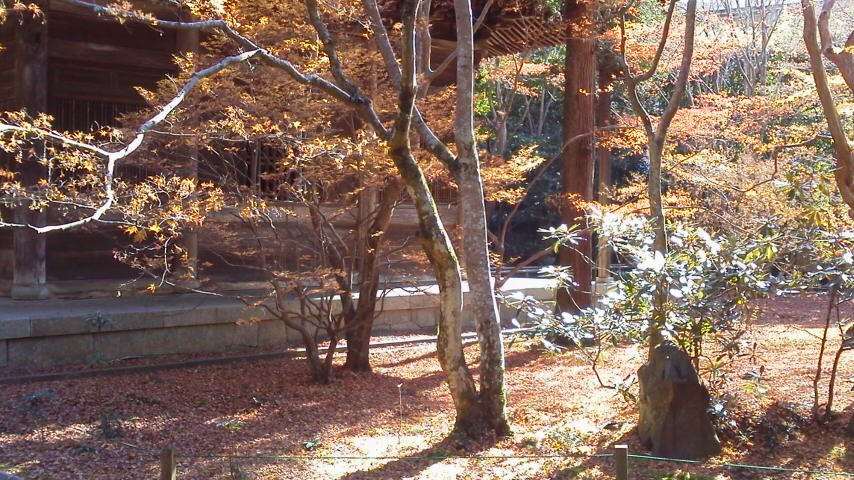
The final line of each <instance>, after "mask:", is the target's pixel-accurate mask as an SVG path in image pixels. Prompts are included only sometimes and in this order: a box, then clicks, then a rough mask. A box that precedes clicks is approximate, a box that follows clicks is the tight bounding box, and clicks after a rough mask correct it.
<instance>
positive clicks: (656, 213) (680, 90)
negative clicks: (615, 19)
mask: <svg viewBox="0 0 854 480" xmlns="http://www.w3.org/2000/svg"><path fill="white" fill-rule="evenodd" d="M676 4H677V1H676V0H670V2H669V3H668V7H667V13H666V14H665V18H664V26H663V28H662V33H661V39H660V40H659V43H658V47H657V48H656V51H655V56H654V57H653V59H652V63H651V64H650V66H649V68H647V70H646V71H644V72H642V73H638V74H635V73H632V69H631V67H630V66H629V64H628V61H627V60H626V38H625V20H623V21H622V22H621V29H622V31H623V32H624V33H623V38H622V41H621V52H622V56H623V62H624V64H625V69H626V73H627V77H626V79H625V85H626V90H627V93H628V97H629V103H630V104H631V106H632V110H633V111H634V113H635V116H637V117H638V119H639V120H640V122H641V125H642V126H643V129H644V133H645V134H646V139H647V154H648V156H649V177H648V179H647V194H648V195H649V215H650V219H651V220H652V224H653V228H654V230H655V243H654V248H655V251H656V252H658V253H659V254H661V255H662V257H663V256H665V255H666V254H667V232H666V228H665V218H664V206H663V204H662V201H661V160H662V157H663V155H664V147H665V142H666V141H667V130H668V129H669V128H670V124H671V123H672V122H673V118H674V117H675V116H676V112H677V110H679V105H680V102H681V101H682V98H683V96H684V94H685V87H686V85H687V84H688V77H689V75H690V73H691V59H692V57H693V55H694V28H695V24H696V20H697V0H688V2H687V5H686V11H685V34H684V37H683V42H682V59H681V61H680V63H679V70H678V72H677V74H676V82H675V83H674V85H673V92H672V94H671V95H670V98H669V99H668V101H667V105H666V106H665V107H664V111H662V112H661V115H660V116H659V117H658V119H657V120H655V121H654V120H653V118H652V116H651V115H650V113H649V112H648V111H647V107H645V106H644V105H643V103H642V102H641V100H640V97H639V95H638V88H639V86H640V85H641V84H642V83H643V82H646V81H648V80H650V79H651V78H652V77H653V75H655V73H656V71H657V70H658V65H659V62H661V57H662V55H663V54H664V48H665V46H666V45H667V40H668V39H669V37H670V28H671V25H672V23H673V16H674V12H675V10H676ZM666 301H667V289H666V288H659V289H658V291H657V293H656V308H655V311H654V312H653V318H652V319H650V324H649V353H650V355H652V351H653V350H654V349H655V347H656V346H657V345H658V344H659V343H661V341H662V334H661V329H662V327H663V325H664V321H665V315H666V312H665V311H664V304H665V302H666Z"/></svg>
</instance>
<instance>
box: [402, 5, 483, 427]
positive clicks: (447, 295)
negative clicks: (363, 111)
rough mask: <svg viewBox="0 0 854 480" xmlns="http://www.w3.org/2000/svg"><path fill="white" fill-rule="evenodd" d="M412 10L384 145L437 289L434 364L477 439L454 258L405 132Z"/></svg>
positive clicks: (406, 17)
mask: <svg viewBox="0 0 854 480" xmlns="http://www.w3.org/2000/svg"><path fill="white" fill-rule="evenodd" d="M415 10H416V1H414V0H404V1H403V3H402V4H401V18H402V19H403V23H404V27H403V39H402V41H401V57H402V60H401V74H402V78H401V82H400V83H401V86H400V102H399V105H400V111H399V115H398V118H397V119H396V121H395V125H394V134H393V136H392V138H391V140H390V141H389V154H390V156H391V158H392V160H393V161H394V163H395V166H396V167H397V170H398V172H400V175H401V177H402V178H403V181H404V183H405V184H406V191H407V192H408V193H409V196H410V198H411V199H412V201H413V203H414V204H415V210H416V212H417V214H418V222H419V226H420V231H419V238H420V240H421V244H422V246H423V247H424V252H425V253H426V254H427V257H428V258H429V259H430V264H431V265H432V266H433V272H434V274H435V276H436V283H437V284H438V286H439V334H438V338H437V341H436V349H437V352H438V355H439V364H440V365H441V367H442V371H443V372H444V373H445V377H446V380H447V382H448V389H449V390H450V393H451V398H452V399H453V401H454V408H455V409H456V415H457V416H456V422H455V425H454V428H455V430H456V431H458V432H461V433H465V434H477V433H478V432H479V430H481V425H482V414H481V409H480V404H479V402H478V396H477V389H476V388H475V384H474V378H473V377H472V375H471V372H470V371H469V369H468V366H467V365H466V362H465V357H464V355H463V342H462V323H461V321H462V306H463V295H462V278H461V275H460V265H459V261H458V260H457V255H456V253H455V252H454V248H453V245H452V244H451V240H450V238H449V237H448V233H447V232H446V231H445V227H444V226H443V225H442V222H441V219H440V217H439V212H438V210H437V209H436V204H435V202H434V201H433V197H432V195H431V194H430V188H429V187H428V185H427V179H426V178H425V177H424V172H423V171H422V170H421V168H420V167H419V165H418V162H416V161H415V158H414V157H413V156H412V147H411V144H410V139H409V137H410V135H409V131H410V126H411V122H412V116H413V107H414V105H415V96H416V93H417V86H416V83H415V33H414V30H415Z"/></svg>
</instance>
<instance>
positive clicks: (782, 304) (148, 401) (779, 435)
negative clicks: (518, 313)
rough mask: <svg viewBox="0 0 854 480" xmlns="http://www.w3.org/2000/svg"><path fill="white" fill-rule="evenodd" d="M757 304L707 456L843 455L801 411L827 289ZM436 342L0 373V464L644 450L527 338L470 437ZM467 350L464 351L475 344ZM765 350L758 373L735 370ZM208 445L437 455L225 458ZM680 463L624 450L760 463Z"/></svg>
mask: <svg viewBox="0 0 854 480" xmlns="http://www.w3.org/2000/svg"><path fill="white" fill-rule="evenodd" d="M763 306H764V309H765V313H764V314H763V316H762V318H761V319H760V322H759V324H758V325H756V326H755V328H754V332H753V334H754V337H755V339H756V341H757V342H758V349H757V355H756V358H755V360H756V363H755V364H754V363H751V361H750V360H749V359H747V358H745V359H742V360H740V361H739V362H738V363H736V364H735V365H733V366H732V368H731V371H730V372H729V374H730V376H731V377H732V381H731V382H730V383H729V385H728V387H727V392H725V393H727V394H728V395H729V396H730V397H732V398H733V399H734V401H733V402H732V404H731V410H732V412H733V419H734V420H736V421H737V425H738V428H732V427H730V428H728V429H727V430H726V431H725V432H724V433H723V438H724V440H725V452H724V454H723V455H722V456H721V457H720V458H717V459H714V460H713V462H723V461H730V462H746V463H756V464H761V465H776V466H785V467H789V468H813V469H816V468H822V469H834V470H848V471H851V470H852V468H854V447H852V446H851V444H850V440H846V439H845V438H844V437H843V435H842V430H843V428H842V425H843V421H846V420H847V418H848V416H847V415H845V416H843V417H841V418H840V419H839V420H838V421H836V422H834V423H833V424H831V425H829V426H822V427H819V426H816V425H813V424H812V423H810V421H809V418H808V417H809V407H810V405H811V401H812V384H811V378H812V375H813V374H814V368H815V360H816V356H817V355H818V340H817V339H816V338H815V337H814V336H815V335H818V334H820V326H821V322H822V309H823V308H824V302H823V301H822V299H777V300H774V301H769V302H765V303H764V305H763ZM848 313H849V314H850V313H851V312H848ZM836 341H838V338H837V337H834V338H833V342H836ZM433 348H434V347H433V346H432V345H429V344H428V345H418V346H415V347H410V348H387V349H383V350H378V351H376V352H375V353H374V355H373V358H372V360H373V364H374V365H375V369H374V372H373V373H370V374H364V375H354V374H351V373H348V372H346V371H344V370H338V371H336V374H337V380H336V382H335V383H334V384H333V385H331V386H319V385H313V384H311V383H310V382H309V381H308V379H307V378H308V375H307V370H306V368H305V367H304V365H303V363H302V362H301V361H299V360H291V359H281V360H264V361H257V362H253V363H240V364H231V365H212V366H204V367H195V368H187V369H180V370H169V371H153V372H147V373H136V374H129V375H123V376H112V377H106V376H104V377H94V378H84V379H77V380H65V381H56V382H42V383H37V384H34V383H31V384H24V385H13V386H4V387H2V390H0V469H4V468H5V469H8V470H11V471H12V472H15V473H17V474H19V475H21V476H23V477H25V478H57V479H60V478H61V479H66V478H87V479H94V478H104V479H119V478H121V479H125V478H128V479H130V478H140V479H142V478H149V479H150V478H156V476H157V459H156V454H157V450H159V449H160V448H161V447H162V446H164V445H166V444H174V445H175V446H176V447H177V449H178V454H179V456H180V457H181V458H180V459H179V462H180V463H179V478H181V479H208V478H241V475H242V478H259V479H267V478H270V479H272V478H293V479H309V478H310V479H327V478H328V479H360V478H373V479H398V478H419V479H427V478H436V479H445V478H478V479H479V478H507V479H510V478H512V479H558V478H608V477H610V476H611V473H612V471H613V465H612V463H611V462H610V460H609V459H589V458H540V459H532V458H517V459H485V460H478V461H473V460H466V459H460V458H446V459H442V458H435V457H447V456H465V455H475V454H479V455H493V456H500V455H522V456H525V455H536V454H554V453H573V454H575V453H578V454H590V453H609V452H610V451H611V446H612V445H613V444H614V443H628V444H629V445H630V449H631V450H632V451H633V452H640V451H641V450H642V449H641V447H640V445H639V444H638V442H637V441H636V437H635V435H634V433H633V431H632V425H633V422H634V421H635V410H634V408H633V406H632V405H631V404H628V403H626V402H624V401H623V400H622V398H621V397H619V396H615V395H614V392H613V391H610V390H606V389H603V388H600V387H599V386H598V384H597V382H596V381H595V379H594V377H593V375H592V374H591V371H590V369H589V368H588V367H587V366H585V364H584V363H583V362H582V361H580V360H578V359H577V358H575V357H574V356H573V355H571V354H566V355H559V356H557V355H550V354H544V353H543V352H541V351H539V349H538V348H536V345H534V344H531V343H526V342H516V343H514V344H513V345H512V346H511V347H510V348H509V349H508V354H507V366H508V374H507V379H508V396H509V405H510V408H509V414H510V418H511V421H512V423H513V426H514V431H515V434H514V435H513V436H512V437H510V438H506V439H499V440H495V439H487V440H484V441H482V442H478V443H470V442H459V441H456V440H454V439H452V438H447V434H448V432H449V430H450V427H451V425H452V422H453V417H452V415H451V414H452V406H451V404H450V401H449V397H448V395H447V392H446V389H445V387H444V386H443V384H442V376H441V374H440V371H439V369H438V363H437V361H436V359H435V355H434V352H433ZM467 353H468V355H469V358H470V360H472V361H475V360H476V354H477V349H476V347H475V346H471V347H468V348H467ZM843 358H844V357H843ZM829 359H830V353H828V360H829ZM641 361H642V357H641V355H640V354H639V352H638V351H637V350H636V349H635V348H631V347H626V348H622V349H619V350H616V351H614V352H613V353H612V354H611V355H609V356H608V357H607V358H605V364H604V367H603V370H602V371H603V375H604V376H606V377H607V378H609V379H621V378H623V377H624V376H626V375H630V374H632V373H633V372H634V371H635V370H636V369H637V367H638V366H639V365H640V364H641ZM761 365H764V367H765V369H764V375H763V379H762V381H761V383H760V384H759V385H758V386H757V385H756V384H755V382H753V381H751V380H745V379H742V375H743V374H744V373H746V372H748V371H751V370H756V369H758V368H759V367H760V366H761ZM853 371H854V355H849V358H845V359H844V362H843V364H842V365H841V367H840V383H839V388H838V392H839V394H838V396H837V399H836V403H835V404H836V405H837V406H838V407H839V408H843V407H849V406H850V405H851V404H852V401H854V395H852V394H851V392H850V390H851V384H850V383H846V380H847V379H848V378H849V377H851V376H852V374H854V373H852V372H853ZM398 385H400V388H398ZM401 400H402V401H401ZM401 405H402V407H401ZM849 409H850V408H849ZM848 415H850V414H848ZM105 433H106V435H105ZM106 437H112V438H106ZM129 445H135V446H139V447H143V448H144V449H145V450H139V449H136V448H133V447H131V446H129ZM207 454H225V455H323V456H410V457H433V458H426V459H425V458H421V459H411V458H410V459H399V460H394V459H376V460H343V461H330V460H273V459H246V458H240V459H236V460H233V461H231V462H229V461H228V460H227V459H224V458H203V456H204V455H207ZM191 457H196V458H191ZM680 467H681V466H679V465H674V464H666V463H659V462H654V463H646V462H644V461H634V462H633V463H632V471H633V472H634V473H633V475H635V477H633V478H668V479H675V478H682V479H687V478H696V479H702V478H769V477H772V475H770V474H769V473H768V472H756V473H748V472H744V471H738V470H731V469H724V468H721V467H714V466H711V467H705V468H699V467H691V468H687V469H683V472H691V473H690V474H688V473H678V469H679V468H680ZM674 475H675V476H674ZM773 477H774V478H812V477H808V476H807V475H805V474H784V475H774V476H773ZM816 478H817V477H816Z"/></svg>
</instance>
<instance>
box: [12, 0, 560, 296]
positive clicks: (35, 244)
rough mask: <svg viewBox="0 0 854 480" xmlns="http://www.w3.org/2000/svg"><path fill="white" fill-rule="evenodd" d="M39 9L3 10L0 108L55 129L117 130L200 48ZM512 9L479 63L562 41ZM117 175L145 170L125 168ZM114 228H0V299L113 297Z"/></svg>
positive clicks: (446, 36)
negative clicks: (19, 13) (49, 120)
mask: <svg viewBox="0 0 854 480" xmlns="http://www.w3.org/2000/svg"><path fill="white" fill-rule="evenodd" d="M39 3H40V5H41V8H42V9H43V12H44V21H38V22H36V21H19V19H18V18H17V17H16V15H15V14H14V13H12V12H9V14H8V15H7V18H6V21H5V23H4V24H3V25H0V44H2V45H3V46H4V47H5V48H4V49H3V50H2V51H0V110H19V109H22V108H23V109H26V110H27V112H28V113H29V114H31V115H35V114H36V113H40V112H45V113H48V114H50V115H51V116H53V118H54V127H55V128H56V129H57V130H84V131H85V130H89V129H92V128H98V127H103V126H112V125H116V123H117V118H118V117H119V116H120V115H122V114H125V113H127V112H133V111H135V110H137V109H140V108H142V107H143V106H145V102H144V100H143V98H142V97H141V96H140V95H139V93H138V92H137V90H136V88H135V87H144V88H153V87H154V86H155V84H156V82H157V81H159V80H161V79H162V78H163V77H164V76H165V75H167V74H170V73H173V72H175V71H176V66H175V65H174V63H173V55H174V54H175V53H176V52H181V51H196V50H198V49H199V36H198V33H192V32H181V31H179V32H176V31H172V30H168V29H163V30H155V29H152V28H148V27H144V26H139V25H134V24H132V23H123V24H120V23H118V22H116V21H115V20H111V19H106V18H101V17H98V16H95V15H94V14H93V13H92V12H91V11H90V10H88V9H86V8H85V7H80V6H76V5H74V4H71V3H67V2H63V1H61V0H46V1H42V2H39ZM381 3H382V4H383V5H384V7H386V8H384V14H386V15H388V16H390V17H393V16H394V9H393V8H392V7H393V3H394V2H392V1H387V2H381ZM433 3H434V11H435V15H434V16H433V18H432V34H433V39H432V40H433V47H434V54H433V57H434V58H435V59H439V60H437V61H441V59H442V58H444V56H445V55H447V54H448V53H450V52H451V51H453V49H454V48H455V40H454V32H453V28H452V27H453V9H452V8H451V6H450V2H437V1H435V0H434V2H433ZM491 3H492V2H489V4H490V5H491ZM504 3H506V4H507V5H503V4H504ZM511 3H512V5H511ZM486 5H487V2H486V1H481V0H476V1H475V5H474V10H475V11H474V14H475V17H477V16H478V15H479V13H480V11H481V10H482V9H483V8H484V7H485V6H486ZM513 5H516V4H515V3H513V2H509V1H507V2H502V0H498V1H496V2H495V5H491V9H492V10H491V11H490V12H489V13H488V14H487V15H486V17H485V21H484V24H483V28H481V29H479V30H478V33H477V36H476V52H477V57H478V58H479V59H482V58H486V57H490V56H496V55H503V54H508V53H513V52H518V51H520V50H526V49H534V48H538V47H543V46H547V45H554V44H558V43H560V42H561V41H562V31H561V30H560V28H555V27H554V25H553V24H552V23H550V22H548V21H547V20H544V18H545V17H544V16H543V15H539V16H526V15H524V14H522V13H519V11H518V9H514V8H511V7H513ZM149 7H150V8H149ZM146 8H147V9H149V10H150V11H152V12H153V13H155V14H156V15H157V16H158V17H159V18H163V19H173V20H174V19H179V18H180V14H179V13H178V12H176V11H175V10H173V9H172V8H171V7H170V6H169V4H168V2H159V3H158V2H153V3H146ZM454 70H455V69H453V68H450V69H448V71H449V72H453V71H454ZM200 161H202V162H203V161H204V159H200ZM20 168H23V171H21V172H20V174H21V178H22V179H23V181H24V182H36V181H38V176H39V174H40V173H39V168H38V166H27V165H26V164H25V165H24V166H23V167H20ZM254 168H255V170H254V174H252V173H251V172H250V175H249V178H248V180H247V181H251V182H252V181H254V182H260V181H261V180H260V178H259V175H258V168H259V167H258V166H257V165H256V166H255V167H254ZM261 168H262V169H263V166H262V167H261ZM119 175H125V176H127V175H145V172H144V171H138V170H134V168H133V167H128V168H125V169H123V170H121V171H120V172H119ZM252 175H254V177H253V176H252ZM31 184H32V183H31ZM438 196H439V198H438V203H441V204H442V206H441V209H442V213H443V215H444V216H445V218H446V221H447V223H449V224H451V225H453V224H455V223H456V218H457V213H456V207H455V206H454V198H453V194H452V192H444V193H440V195H438ZM33 215H37V214H34V213H33V212H28V211H18V212H16V213H15V218H16V220H17V221H34V219H33V218H32V216H33ZM46 215H47V218H46V219H45V218H42V219H41V221H49V220H50V217H51V213H50V212H47V214H46ZM38 220H39V219H35V221H38ZM416 221H417V220H416V216H415V213H414V211H413V209H412V208H411V207H406V206H405V205H404V206H402V207H401V208H399V209H397V212H396V214H395V217H394V220H393V221H392V226H393V227H394V228H395V229H398V230H399V231H405V230H406V229H410V230H411V229H413V228H414V226H415V225H416ZM112 230H114V229H110V228H106V227H102V226H90V227H86V228H84V229H78V230H71V231H63V232H53V233H50V234H47V235H37V234H35V233H34V232H32V231H30V230H27V229H14V231H13V229H0V297H12V298H15V299H41V298H48V297H52V296H53V297H56V296H87V295H90V294H92V293H93V292H97V291H103V292H110V291H112V292H115V291H116V288H117V287H116V286H117V285H119V284H123V283H125V282H127V281H128V280H129V279H131V278H133V273H134V272H133V271H131V270H130V268H129V267H127V266H125V265H124V264H122V263H121V262H119V261H117V260H116V259H115V258H114V253H113V251H114V249H115V248H116V245H117V243H116V242H117V241H118V237H117V235H118V233H117V232H113V231H112ZM194 242H196V245H194V246H193V248H191V249H190V254H191V255H193V256H198V259H199V260H204V262H201V261H200V264H204V265H210V266H209V267H200V268H201V269H205V268H208V269H209V271H207V272H203V273H204V274H205V275H214V276H215V275H220V276H221V277H222V278H224V279H226V280H227V279H228V277H229V276H236V278H237V279H235V280H234V282H239V278H240V274H239V272H234V271H233V269H228V268H226V267H225V266H223V265H221V264H218V262H217V261H216V258H217V257H216V256H214V255H211V254H210V253H209V250H210V248H211V245H212V244H215V243H216V240H215V239H213V240H209V239H205V238H203V237H200V238H198V239H195V240H194ZM217 269H219V270H217Z"/></svg>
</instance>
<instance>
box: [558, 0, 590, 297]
mask: <svg viewBox="0 0 854 480" xmlns="http://www.w3.org/2000/svg"><path fill="white" fill-rule="evenodd" d="M567 3H571V2H567ZM567 13H568V17H567V18H569V19H570V24H569V27H568V39H567V42H566V64H565V66H564V67H565V68H564V79H565V84H564V111H563V138H564V139H570V138H572V137H575V136H577V135H580V134H589V135H588V136H587V137H585V138H584V139H582V140H581V141H577V142H575V143H573V144H572V145H570V146H569V147H568V148H567V149H566V151H565V152H564V163H563V172H562V180H563V193H564V194H565V195H574V196H577V197H580V198H581V199H582V200H588V201H589V200H592V199H593V165H594V160H593V135H592V134H593V88H594V71H595V66H596V61H595V55H594V37H593V31H592V28H591V27H590V26H579V25H580V24H586V23H590V22H588V21H586V19H585V17H586V15H587V7H586V4H572V5H568V6H567ZM584 216H585V212H584V210H583V209H582V208H579V207H578V206H577V205H574V204H566V205H564V206H563V208H562V210H561V220H562V221H563V223H565V224H567V225H578V224H581V225H582V226H584ZM592 256H593V245H592V242H591V236H590V233H589V232H584V233H582V234H581V235H580V238H579V241H578V243H577V244H576V245H573V246H572V248H561V250H560V252H559V254H558V258H559V261H560V264H561V265H563V266H567V267H570V268H571V269H572V276H573V279H574V281H575V283H576V286H575V287H573V288H571V289H570V290H569V291H568V292H567V291H566V290H565V289H559V290H558V294H557V302H558V309H559V310H561V311H573V310H577V309H580V308H585V307H589V306H591V305H592V300H593V295H592V290H593V268H592V265H591V262H592V258H591V257H592Z"/></svg>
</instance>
